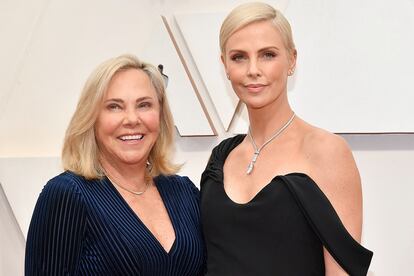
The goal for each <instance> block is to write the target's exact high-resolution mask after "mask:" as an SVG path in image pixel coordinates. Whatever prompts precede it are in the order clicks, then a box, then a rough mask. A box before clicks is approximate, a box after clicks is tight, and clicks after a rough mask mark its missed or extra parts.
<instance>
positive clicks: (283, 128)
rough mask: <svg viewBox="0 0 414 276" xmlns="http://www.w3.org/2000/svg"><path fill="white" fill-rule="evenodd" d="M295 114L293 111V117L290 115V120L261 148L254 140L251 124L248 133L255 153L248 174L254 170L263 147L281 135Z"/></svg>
mask: <svg viewBox="0 0 414 276" xmlns="http://www.w3.org/2000/svg"><path fill="white" fill-rule="evenodd" d="M295 116H296V114H295V113H293V115H292V117H290V119H289V121H287V122H286V124H284V125H283V126H282V127H281V128H280V129H279V130H278V131H277V132H276V133H275V134H273V135H272V137H270V138H269V139H268V140H267V141H266V142H264V144H263V145H262V146H261V147H260V148H258V147H257V145H256V143H255V142H254V139H253V135H252V130H251V129H250V126H249V131H248V134H249V138H250V141H251V142H252V145H253V148H254V154H253V158H252V161H250V163H249V165H248V166H247V171H246V174H248V175H249V174H251V172H252V171H253V168H254V164H255V163H256V160H257V157H259V154H260V152H261V151H262V149H263V148H264V147H265V146H266V145H267V144H269V143H270V142H272V141H273V140H274V139H275V138H276V137H277V136H279V135H280V134H281V133H282V132H283V131H284V130H285V129H286V128H287V127H288V126H289V125H290V124H291V123H292V121H293V119H294V118H295Z"/></svg>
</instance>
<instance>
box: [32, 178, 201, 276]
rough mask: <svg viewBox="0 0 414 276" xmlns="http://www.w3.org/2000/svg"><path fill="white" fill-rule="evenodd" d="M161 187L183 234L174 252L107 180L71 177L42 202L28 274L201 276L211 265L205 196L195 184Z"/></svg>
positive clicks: (162, 181) (53, 184)
mask: <svg viewBox="0 0 414 276" xmlns="http://www.w3.org/2000/svg"><path fill="white" fill-rule="evenodd" d="M154 182H155V185H156V187H157V188H158V191H159V193H160V195H161V198H162V200H163V201H164V204H165V207H166V209H167V212H168V214H169V216H170V219H171V222H172V225H173V228H174V230H175V236H176V239H175V242H174V244H173V245H172V247H171V249H170V251H169V252H166V251H165V249H164V248H163V247H162V246H161V244H160V243H159V242H158V240H157V239H156V238H155V237H154V236H153V235H152V233H151V232H150V231H149V230H148V228H147V227H146V226H145V225H144V224H143V223H142V222H141V220H140V219H139V217H138V216H137V215H136V214H135V213H134V212H133V210H132V209H131V208H130V206H129V205H128V204H127V203H126V202H125V200H124V199H123V198H122V197H121V195H120V194H119V193H118V191H117V190H116V188H115V187H114V186H113V185H112V183H111V182H110V181H109V180H108V179H107V178H103V179H100V180H99V179H97V180H86V179H85V178H83V177H81V176H78V175H76V174H73V173H71V172H64V173H62V174H60V175H59V176H57V177H55V178H53V179H51V180H50V181H49V182H48V184H47V185H46V186H45V187H44V189H43V191H42V193H41V194H40V196H39V199H38V201H37V204H36V207H35V210H34V213H33V217H32V221H31V223H30V228H29V233H28V236H27V244H26V260H25V274H26V275H145V276H149V275H177V276H178V275H179V276H184V275H199V274H201V273H202V269H203V265H204V260H205V256H204V251H205V250H204V245H203V237H202V233H201V228H200V211H199V191H198V189H197V188H196V187H195V186H194V184H193V183H192V182H191V181H190V179H188V178H187V177H181V176H158V177H156V178H155V179H154Z"/></svg>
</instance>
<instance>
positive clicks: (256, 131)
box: [248, 103, 293, 145]
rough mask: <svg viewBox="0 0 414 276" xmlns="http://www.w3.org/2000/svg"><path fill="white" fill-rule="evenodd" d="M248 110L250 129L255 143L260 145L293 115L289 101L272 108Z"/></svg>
mask: <svg viewBox="0 0 414 276" xmlns="http://www.w3.org/2000/svg"><path fill="white" fill-rule="evenodd" d="M248 112H249V121H250V131H251V133H252V135H253V137H254V140H255V143H256V144H257V145H262V144H263V143H264V142H265V141H266V140H267V139H269V138H270V137H271V136H272V135H274V134H275V133H276V132H277V131H278V130H280V129H281V128H282V127H283V126H284V125H285V124H286V123H287V122H288V121H289V119H290V118H291V117H292V115H293V110H292V109H291V107H290V105H289V103H286V104H284V105H280V106H277V107H273V108H272V107H264V108H261V109H248Z"/></svg>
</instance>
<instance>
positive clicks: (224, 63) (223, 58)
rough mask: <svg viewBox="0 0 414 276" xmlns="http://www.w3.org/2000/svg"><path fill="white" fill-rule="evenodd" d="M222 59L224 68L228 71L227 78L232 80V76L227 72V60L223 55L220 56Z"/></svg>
mask: <svg viewBox="0 0 414 276" xmlns="http://www.w3.org/2000/svg"><path fill="white" fill-rule="evenodd" d="M220 58H221V62H222V63H223V66H224V70H225V71H226V77H227V79H228V80H230V75H229V73H228V72H227V66H226V58H225V57H224V56H223V54H221V55H220Z"/></svg>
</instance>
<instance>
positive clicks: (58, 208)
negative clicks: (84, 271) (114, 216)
mask: <svg viewBox="0 0 414 276" xmlns="http://www.w3.org/2000/svg"><path fill="white" fill-rule="evenodd" d="M85 226H86V215H85V207H84V203H83V200H82V195H81V193H80V192H79V190H78V187H77V186H76V185H75V184H74V183H72V181H71V179H70V177H67V175H66V176H64V175H60V176H58V177H56V178H54V179H52V180H50V181H49V182H48V184H47V185H46V186H45V187H44V188H43V191H42V192H41V194H40V196H39V199H38V201H37V203H36V207H35V209H34V212H33V216H32V220H31V222H30V227H29V232H28V235H27V243H26V257H25V275H74V274H76V270H77V268H78V262H79V257H80V252H81V249H82V239H83V236H84V232H85V228H86V227H85Z"/></svg>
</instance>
